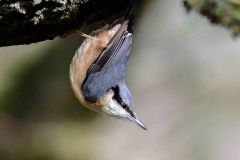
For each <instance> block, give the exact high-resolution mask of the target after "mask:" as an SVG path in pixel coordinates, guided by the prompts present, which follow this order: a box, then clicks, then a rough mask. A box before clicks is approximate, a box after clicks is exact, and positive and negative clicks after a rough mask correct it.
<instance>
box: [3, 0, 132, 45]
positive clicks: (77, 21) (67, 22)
mask: <svg viewBox="0 0 240 160" xmlns="http://www.w3.org/2000/svg"><path fill="white" fill-rule="evenodd" d="M128 3H129V0H117V1H116V0H0V46H9V45H18V44H29V43H33V42H38V41H42V40H46V39H53V38H54V37H56V36H62V35H65V34H68V33H70V32H71V31H72V30H74V29H76V28H77V27H80V26H81V25H83V24H89V23H91V22H94V21H100V20H103V19H105V18H107V17H111V16H116V17H117V16H119V14H120V13H121V12H122V11H123V10H124V9H126V7H127V5H128Z"/></svg>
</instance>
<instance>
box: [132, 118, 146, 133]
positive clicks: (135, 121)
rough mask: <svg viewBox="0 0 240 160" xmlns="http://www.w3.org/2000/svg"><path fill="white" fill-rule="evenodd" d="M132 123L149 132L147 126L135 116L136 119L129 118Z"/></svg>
mask: <svg viewBox="0 0 240 160" xmlns="http://www.w3.org/2000/svg"><path fill="white" fill-rule="evenodd" d="M129 119H130V120H131V121H132V122H134V123H135V124H136V125H138V126H139V127H141V128H142V129H144V130H147V128H146V127H145V125H144V124H143V123H142V122H141V121H140V119H139V118H138V117H137V116H136V115H135V117H131V118H129Z"/></svg>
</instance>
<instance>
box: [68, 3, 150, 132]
mask: <svg viewBox="0 0 240 160" xmlns="http://www.w3.org/2000/svg"><path fill="white" fill-rule="evenodd" d="M138 3H139V0H131V1H130V5H129V7H128V9H127V12H126V15H125V16H124V17H123V18H122V19H121V20H118V21H117V22H113V23H112V24H111V25H105V26H104V27H102V28H100V29H97V30H95V31H93V32H92V33H91V34H89V35H87V34H84V33H81V35H82V36H83V37H85V40H84V41H83V43H82V44H81V46H80V47H79V48H78V49H77V51H76V53H75V55H74V57H73V59H72V62H71V64H70V71H69V77H70V83H71V87H72V89H73V92H74V94H75V96H76V97H77V99H78V100H79V101H80V103H81V104H82V105H83V106H85V107H87V108H89V109H91V110H93V111H96V112H100V113H104V114H106V115H108V116H111V117H115V118H119V119H126V120H130V121H132V122H134V123H135V124H137V125H138V126H139V127H141V128H142V129H144V130H147V128H146V127H145V125H144V124H143V123H142V122H141V121H140V119H139V118H138V116H137V114H136V113H135V111H134V103H133V98H132V95H131V92H130V90H129V89H128V87H127V85H126V83H125V74H126V72H127V65H128V60H129V56H130V51H131V46H132V39H133V19H134V16H135V14H136V9H137V6H138Z"/></svg>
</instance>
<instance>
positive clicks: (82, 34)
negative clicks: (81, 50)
mask: <svg viewBox="0 0 240 160" xmlns="http://www.w3.org/2000/svg"><path fill="white" fill-rule="evenodd" d="M76 33H77V34H78V35H80V36H82V37H84V38H91V39H96V38H95V37H92V36H89V35H87V34H85V33H83V32H81V31H79V30H77V31H76Z"/></svg>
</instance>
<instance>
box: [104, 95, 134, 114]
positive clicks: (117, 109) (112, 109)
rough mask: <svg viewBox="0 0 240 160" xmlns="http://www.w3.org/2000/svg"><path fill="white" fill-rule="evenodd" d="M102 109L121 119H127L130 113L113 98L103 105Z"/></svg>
mask: <svg viewBox="0 0 240 160" xmlns="http://www.w3.org/2000/svg"><path fill="white" fill-rule="evenodd" d="M102 110H103V112H104V113H106V114H107V115H110V116H113V117H117V118H121V119H128V118H129V117H130V114H129V113H128V112H127V111H126V110H125V109H124V108H122V106H121V105H120V104H119V103H118V102H117V101H116V100H114V99H111V100H110V102H109V104H108V105H106V106H103V107H102Z"/></svg>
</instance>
